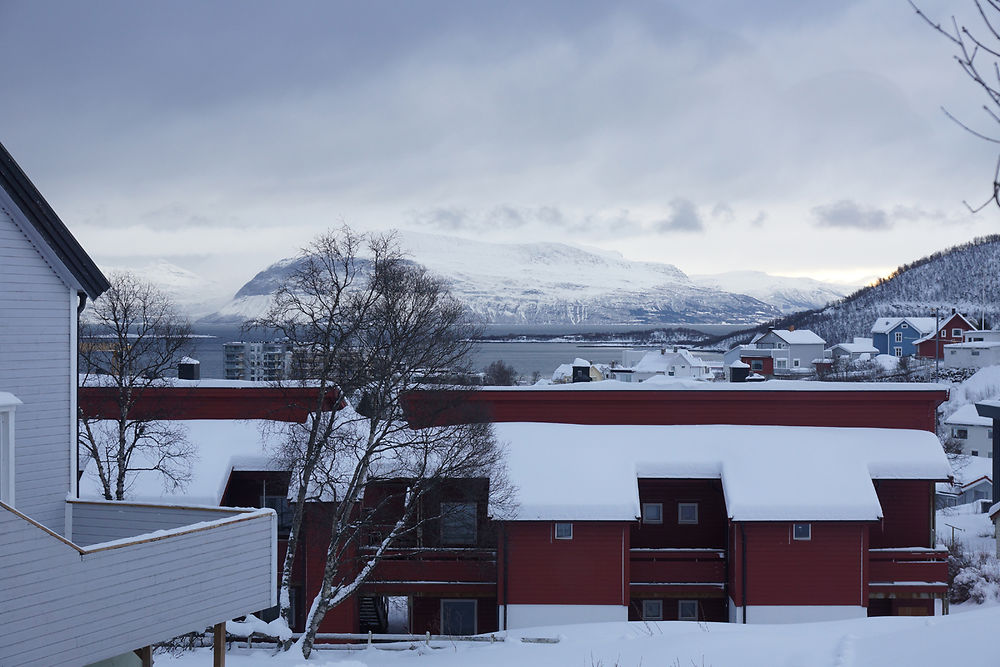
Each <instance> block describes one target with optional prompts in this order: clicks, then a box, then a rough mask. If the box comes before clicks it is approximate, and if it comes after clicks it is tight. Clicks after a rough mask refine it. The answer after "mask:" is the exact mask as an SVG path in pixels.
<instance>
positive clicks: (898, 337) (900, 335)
mask: <svg viewBox="0 0 1000 667" xmlns="http://www.w3.org/2000/svg"><path fill="white" fill-rule="evenodd" d="M896 342H897V343H902V342H903V332H902V331H897V332H896Z"/></svg>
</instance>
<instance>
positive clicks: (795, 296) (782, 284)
mask: <svg viewBox="0 0 1000 667" xmlns="http://www.w3.org/2000/svg"><path fill="white" fill-rule="evenodd" d="M691 280H692V281H694V283H695V284H696V285H702V286H704V287H711V288H713V289H717V290H722V291H724V292H733V293H736V294H746V295H747V296H752V297H753V298H755V299H759V300H760V301H763V302H764V303H768V304H771V305H772V306H774V307H776V308H777V309H778V310H780V311H781V312H782V313H785V314H786V315H787V314H789V313H797V312H799V311H803V310H812V309H814V308H822V307H823V306H825V305H827V304H828V303H831V302H833V301H837V300H838V299H841V298H843V297H844V296H846V295H847V294H849V293H851V292H853V291H854V290H855V289H857V286H854V285H837V284H834V283H825V282H821V281H819V280H814V279H813V278H790V277H788V276H772V275H770V274H767V273H764V272H762V271H729V272H727V273H716V274H711V275H692V276H691Z"/></svg>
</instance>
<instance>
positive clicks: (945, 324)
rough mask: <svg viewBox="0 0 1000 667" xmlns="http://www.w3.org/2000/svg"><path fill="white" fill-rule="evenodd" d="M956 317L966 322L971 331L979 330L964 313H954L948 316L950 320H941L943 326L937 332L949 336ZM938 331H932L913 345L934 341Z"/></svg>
mask: <svg viewBox="0 0 1000 667" xmlns="http://www.w3.org/2000/svg"><path fill="white" fill-rule="evenodd" d="M956 317H957V318H959V319H960V320H962V321H963V322H965V323H966V324H968V325H969V329H970V330H971V331H977V330H978V329H977V328H976V325H975V324H973V323H972V322H970V321H969V320H968V319H966V317H965V315H963V314H962V313H952V314H951V315H949V316H948V319H945V320H939V321H940V324H941V327H940V328H939V329H938V330H937V331H943V332H944V333H945V334H946V335H947V333H948V331H947V330H948V329H950V328H952V327H950V326H949V325H950V324H951V321H952V320H953V319H955V318H956ZM937 331H934V330H933V329H932V330H931V331H930V333H928V334H927V335H926V336H924V337H923V338H918V339H917V340H915V341H913V344H914V345H916V344H917V343H924V342H926V341H929V340H931V339H933V338H934V336H935V335H936V334H937Z"/></svg>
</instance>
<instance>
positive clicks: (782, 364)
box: [774, 359, 788, 368]
mask: <svg viewBox="0 0 1000 667" xmlns="http://www.w3.org/2000/svg"><path fill="white" fill-rule="evenodd" d="M774 367H775V368H788V359H775V360H774Z"/></svg>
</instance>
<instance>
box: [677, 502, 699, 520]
mask: <svg viewBox="0 0 1000 667" xmlns="http://www.w3.org/2000/svg"><path fill="white" fill-rule="evenodd" d="M677 523H698V503H677Z"/></svg>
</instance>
